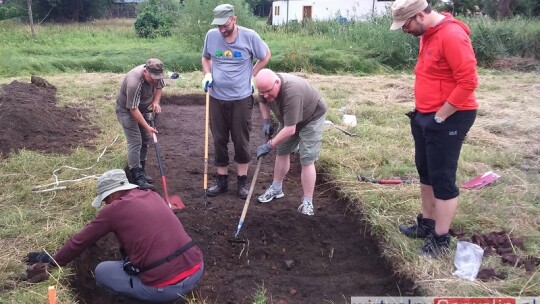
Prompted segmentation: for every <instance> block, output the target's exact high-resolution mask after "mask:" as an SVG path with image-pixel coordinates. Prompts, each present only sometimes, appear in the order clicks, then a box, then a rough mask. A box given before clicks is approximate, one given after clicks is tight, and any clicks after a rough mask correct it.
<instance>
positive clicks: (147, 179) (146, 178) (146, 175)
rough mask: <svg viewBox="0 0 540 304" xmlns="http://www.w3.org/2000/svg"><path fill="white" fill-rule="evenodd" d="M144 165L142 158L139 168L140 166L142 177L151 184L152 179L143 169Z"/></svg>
mask: <svg viewBox="0 0 540 304" xmlns="http://www.w3.org/2000/svg"><path fill="white" fill-rule="evenodd" d="M145 165H146V161H144V160H143V161H141V168H142V171H143V177H144V179H145V180H146V181H147V182H148V183H149V184H153V183H154V179H153V178H152V177H151V176H150V175H148V174H147V173H146V171H144V167H145Z"/></svg>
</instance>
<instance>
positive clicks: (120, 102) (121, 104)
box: [116, 64, 165, 112]
mask: <svg viewBox="0 0 540 304" xmlns="http://www.w3.org/2000/svg"><path fill="white" fill-rule="evenodd" d="M143 71H144V64H143V65H139V66H137V67H135V68H133V69H132V70H131V71H129V72H128V73H127V74H126V77H125V78H124V81H123V82H122V86H121V87H120V92H119V93H118V97H117V98H116V110H120V111H126V112H129V110H131V109H136V108H139V110H141V111H144V110H146V109H148V107H149V106H150V104H151V103H152V99H153V98H154V93H155V92H156V90H157V89H161V88H163V87H164V86H165V82H164V81H163V80H161V81H160V82H159V84H158V85H154V84H150V83H148V82H146V81H145V80H144V77H143Z"/></svg>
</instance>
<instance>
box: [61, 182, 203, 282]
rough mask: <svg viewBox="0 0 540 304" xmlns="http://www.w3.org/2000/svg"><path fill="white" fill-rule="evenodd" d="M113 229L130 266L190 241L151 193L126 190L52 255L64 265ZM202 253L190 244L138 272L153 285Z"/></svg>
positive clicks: (184, 268)
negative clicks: (176, 253) (179, 252)
mask: <svg viewBox="0 0 540 304" xmlns="http://www.w3.org/2000/svg"><path fill="white" fill-rule="evenodd" d="M109 232H113V233H114V234H115V235H116V238H117V239H118V242H119V243H120V245H121V246H122V247H124V249H125V250H126V253H127V255H128V256H129V258H130V260H131V262H132V263H133V265H135V266H137V267H138V268H144V267H145V266H147V265H150V264H152V263H154V262H156V261H158V260H161V259H163V258H165V257H167V256H169V255H170V254H172V253H173V252H174V251H176V250H178V249H180V248H181V247H182V246H184V245H186V244H187V243H189V242H191V238H190V237H189V236H188V235H187V233H186V231H185V230H184V227H183V226H182V223H180V221H179V220H178V218H177V217H176V216H175V215H174V213H173V212H171V210H170V209H169V207H168V205H167V204H166V203H165V201H164V200H163V199H162V198H161V197H160V196H159V195H158V194H156V193H155V192H152V191H143V190H139V189H133V190H128V191H127V192H126V193H124V195H122V197H120V198H118V199H117V200H115V201H114V202H112V203H111V204H109V205H106V206H105V207H103V208H102V209H101V210H100V211H99V213H98V214H97V216H96V218H95V219H94V220H93V221H92V222H90V223H89V224H88V225H87V226H86V227H85V228H84V229H83V230H81V231H80V232H79V233H77V234H75V235H74V236H73V237H71V238H70V239H69V240H68V241H67V242H66V244H64V246H62V248H60V250H59V251H58V252H56V254H55V255H54V259H55V260H56V262H57V263H58V264H59V265H60V266H63V265H66V264H68V263H69V262H71V261H72V260H73V259H75V258H76V257H78V256H79V255H80V254H81V253H82V252H83V251H84V250H85V249H86V248H88V247H89V246H90V245H92V244H94V243H95V242H96V241H97V240H99V239H100V238H101V237H103V236H105V235H106V234H107V233H109ZM202 260H203V257H202V252H201V251H200V249H199V248H198V247H196V246H193V247H192V248H190V249H189V250H187V251H186V252H184V253H183V254H182V255H181V256H179V257H177V258H175V259H173V260H172V261H170V262H167V263H164V264H162V265H161V266H158V267H156V268H154V269H151V270H148V271H145V272H143V273H141V274H140V277H141V281H142V282H143V283H144V284H146V285H151V286H153V285H156V284H159V283H161V282H164V281H167V280H169V279H171V278H173V277H175V276H178V274H180V273H182V272H185V271H188V270H192V269H193V268H194V267H195V266H197V265H200V264H201V263H202Z"/></svg>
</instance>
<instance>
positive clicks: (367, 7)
mask: <svg viewBox="0 0 540 304" xmlns="http://www.w3.org/2000/svg"><path fill="white" fill-rule="evenodd" d="M392 2H393V0H356V1H354V0H274V1H273V3H272V25H282V24H286V23H288V22H290V21H293V20H295V21H298V22H301V21H302V20H307V19H313V20H331V19H336V18H338V17H339V18H346V19H347V20H351V19H354V20H362V19H365V18H366V17H367V16H369V15H372V14H375V15H383V14H384V13H386V11H387V9H388V8H389V7H390V6H391V5H392Z"/></svg>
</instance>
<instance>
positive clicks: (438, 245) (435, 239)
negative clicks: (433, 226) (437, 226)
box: [420, 231, 450, 258]
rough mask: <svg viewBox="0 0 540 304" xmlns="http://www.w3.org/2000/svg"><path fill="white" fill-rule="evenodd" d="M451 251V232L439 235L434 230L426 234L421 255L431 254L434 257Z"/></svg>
mask: <svg viewBox="0 0 540 304" xmlns="http://www.w3.org/2000/svg"><path fill="white" fill-rule="evenodd" d="M449 251H450V234H448V233H445V234H443V235H438V234H437V233H435V231H432V232H431V233H430V234H428V235H427V236H426V241H425V242H424V246H422V248H420V254H421V255H427V256H431V257H433V258H435V257H438V256H440V255H443V254H446V253H448V252H449Z"/></svg>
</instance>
